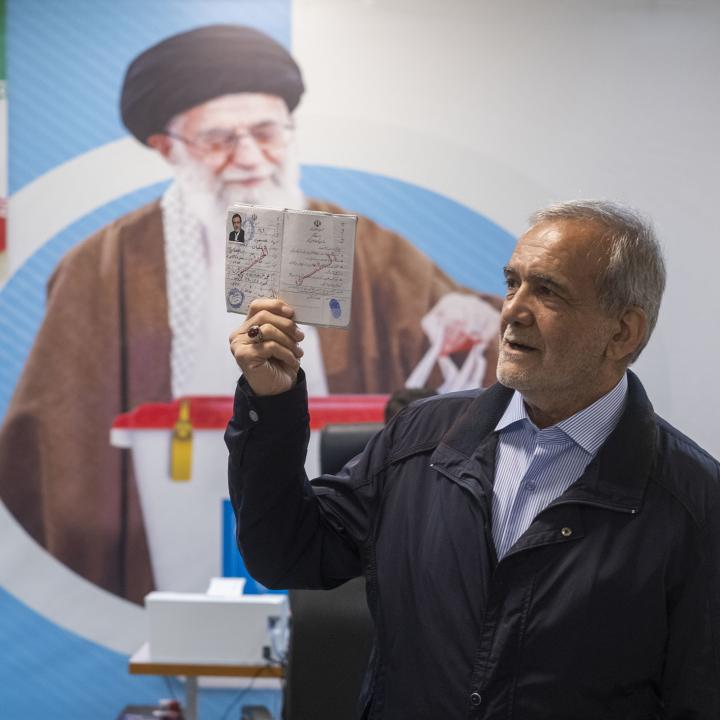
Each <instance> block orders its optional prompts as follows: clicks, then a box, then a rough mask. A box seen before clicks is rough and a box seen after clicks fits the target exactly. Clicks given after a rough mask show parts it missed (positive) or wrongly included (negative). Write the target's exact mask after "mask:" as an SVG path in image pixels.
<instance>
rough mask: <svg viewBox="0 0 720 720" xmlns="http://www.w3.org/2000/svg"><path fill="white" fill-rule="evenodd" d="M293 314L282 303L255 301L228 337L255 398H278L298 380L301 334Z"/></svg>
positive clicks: (288, 307)
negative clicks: (243, 320) (241, 322)
mask: <svg viewBox="0 0 720 720" xmlns="http://www.w3.org/2000/svg"><path fill="white" fill-rule="evenodd" d="M294 316H295V311H294V310H293V309H292V308H291V307H290V306H289V305H287V304H285V303H284V302H283V301H282V300H277V299H273V298H258V299H257V300H253V301H252V303H250V308H249V310H248V314H247V317H246V319H245V322H244V323H243V324H242V325H241V326H240V327H239V328H238V329H237V330H235V331H234V332H233V333H232V334H231V335H230V350H231V351H232V354H233V356H234V357H235V360H236V361H237V364H238V365H239V366H240V369H241V370H242V372H243V375H245V378H246V379H247V381H248V383H250V387H251V388H252V389H253V392H254V393H255V394H256V395H278V394H280V393H282V392H285V391H287V390H289V389H290V388H291V387H292V386H293V385H295V381H296V379H297V374H298V370H299V369H300V358H301V357H302V354H303V351H302V348H301V347H300V346H299V345H298V342H299V341H300V340H302V339H303V337H305V336H304V334H303V332H302V330H300V328H298V326H297V325H296V324H295V321H294V320H293V317H294Z"/></svg>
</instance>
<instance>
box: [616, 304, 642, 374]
mask: <svg viewBox="0 0 720 720" xmlns="http://www.w3.org/2000/svg"><path fill="white" fill-rule="evenodd" d="M646 329H647V317H646V316H645V311H644V310H643V309H642V308H640V307H637V306H631V307H629V308H626V309H625V310H624V311H623V313H622V315H621V316H620V317H619V318H618V328H617V331H616V332H615V334H614V335H613V336H612V338H611V339H610V342H609V343H608V347H607V356H608V357H609V358H610V359H611V360H615V361H616V362H621V361H623V360H626V359H627V357H628V356H630V355H632V354H633V353H634V352H635V351H636V350H637V349H638V347H640V345H641V344H642V342H643V340H644V339H645V332H646Z"/></svg>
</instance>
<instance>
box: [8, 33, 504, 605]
mask: <svg viewBox="0 0 720 720" xmlns="http://www.w3.org/2000/svg"><path fill="white" fill-rule="evenodd" d="M303 90H304V88H303V82H302V78H301V74H300V70H299V68H298V66H297V65H296V64H295V62H294V60H293V59H292V58H291V57H290V55H289V54H288V53H287V51H286V50H285V49H284V48H283V47H282V46H281V45H279V44H278V43H276V42H275V41H274V40H272V39H271V38H269V37H267V36H266V35H264V34H262V33H260V32H257V31H255V30H252V29H250V28H246V27H239V26H231V25H226V26H211V27H205V28H199V29H196V30H192V31H189V32H185V33H182V34H180V35H175V36H173V37H170V38H168V39H166V40H163V41H162V42H160V43H159V44H157V45H155V46H154V47H151V48H150V49H148V50H147V51H145V52H144V53H142V54H141V55H140V56H139V57H137V58H136V59H135V60H134V61H133V62H132V63H131V65H130V66H129V68H128V70H127V73H126V76H125V80H124V85H123V89H122V97H121V101H120V105H121V112H122V118H123V121H124V123H125V125H126V126H127V128H128V129H129V130H130V132H131V133H132V134H133V135H134V136H135V137H136V138H137V139H138V140H139V141H140V142H142V143H145V144H146V145H148V146H149V147H151V148H153V149H155V150H156V151H157V152H158V153H160V154H161V155H162V156H163V157H164V158H166V160H167V161H168V163H169V164H170V166H171V168H172V170H173V175H174V179H173V182H172V184H171V185H170V186H169V188H168V189H167V191H166V192H165V193H164V195H163V197H162V199H161V200H160V201H159V202H154V203H152V204H150V205H148V206H147V207H143V208H141V209H139V210H137V211H135V212H133V213H131V214H130V215H127V216H125V217H122V218H120V219H119V220H118V221H116V222H114V223H113V224H112V225H110V226H108V227H106V228H105V229H103V230H101V231H100V232H99V233H97V234H96V235H95V236H93V237H91V238H89V239H87V240H86V241H84V242H82V243H81V244H80V245H79V246H78V247H76V248H75V249H73V250H72V251H71V252H70V253H68V255H67V256H66V257H65V258H63V260H62V261H61V263H60V265H59V266H58V268H57V271H56V272H55V274H54V276H53V278H52V280H51V282H50V288H49V294H48V300H47V312H46V317H45V320H44V322H43V325H42V327H41V329H40V331H39V333H38V336H37V338H36V341H35V345H34V347H33V349H32V352H31V354H30V357H29V359H28V362H27V365H26V367H25V369H24V372H23V374H22V377H21V379H20V381H19V383H18V387H17V389H16V392H15V396H14V398H13V401H12V404H11V407H10V408H9V411H8V414H7V416H6V419H5V423H4V426H3V429H2V434H1V435H0V497H1V498H2V500H3V501H4V502H5V503H6V505H7V506H8V507H9V509H10V510H11V511H12V512H13V513H14V515H15V516H16V517H17V518H18V519H19V520H20V522H21V523H22V524H23V526H24V527H25V528H26V529H27V531H28V532H29V533H30V534H31V535H32V536H33V537H34V538H35V539H36V540H37V541H38V542H40V543H41V544H43V545H44V546H45V547H46V548H47V549H48V550H49V551H50V552H51V553H53V554H54V555H55V556H57V557H58V558H59V559H61V560H62V561H63V562H65V563H66V564H67V565H69V566H70V567H71V568H72V569H74V570H75V571H76V572H78V573H80V574H81V575H83V576H85V577H86V578H88V579H90V580H92V581H93V582H95V583H97V584H99V585H101V586H102V587H104V588H106V589H108V590H110V591H112V592H116V593H119V594H121V595H125V596H126V597H129V598H131V599H134V600H136V601H140V600H141V599H142V597H143V596H144V594H145V593H146V592H147V591H148V590H150V589H152V587H153V580H152V573H151V569H150V563H149V556H148V551H147V547H146V540H145V534H144V526H143V519H142V517H141V513H140V508H139V503H138V498H137V492H136V488H135V485H134V481H133V478H132V474H131V470H130V467H129V463H128V458H127V457H125V456H123V455H122V454H121V453H120V451H118V450H116V449H113V448H111V447H110V446H109V441H108V436H109V429H110V426H111V424H112V421H113V419H114V418H115V416H116V415H117V414H118V413H120V412H123V411H125V410H128V409H130V408H132V407H134V406H136V405H138V404H140V403H145V402H150V401H167V400H170V399H171V398H173V397H178V396H181V395H188V394H204V395H208V394H218V393H224V392H227V388H228V386H232V384H234V383H235V381H236V380H237V376H238V370H237V366H236V365H235V363H234V361H233V360H232V358H231V357H230V356H229V355H227V353H223V352H222V351H220V349H219V348H221V347H222V346H223V344H224V343H225V342H226V340H227V337H228V334H229V333H230V331H231V329H232V327H233V326H234V324H235V323H237V317H236V316H233V315H228V314H227V313H226V311H225V306H224V297H223V274H224V266H223V263H224V249H225V238H226V237H227V231H226V229H225V217H226V209H227V206H228V205H229V204H230V203H231V202H233V201H242V202H246V203H261V204H264V205H269V206H278V207H292V208H302V207H308V208H311V209H314V210H328V211H336V210H338V208H336V207H334V206H331V205H329V204H327V203H322V202H316V201H308V200H306V199H305V198H304V197H303V194H302V192H301V190H300V187H299V184H298V179H299V168H298V163H297V160H296V157H295V146H294V142H293V138H294V135H293V118H292V113H293V111H294V110H295V108H296V106H297V104H298V102H299V101H300V98H301V95H302V93H303ZM240 232H242V230H241V231H240ZM457 290H458V288H457V287H456V286H455V284H454V283H453V282H452V281H451V280H450V279H449V278H448V277H447V276H446V275H445V274H444V273H443V272H442V271H440V270H439V269H438V268H437V267H436V266H435V265H434V264H433V263H432V262H430V261H429V260H428V258H427V257H425V256H424V255H423V254H421V253H420V252H419V251H418V250H416V249H415V248H414V247H413V246H412V245H411V244H409V243H408V242H406V241H405V240H404V239H403V238H401V237H399V236H398V235H395V234H393V233H390V232H388V231H386V230H383V229H382V228H380V227H378V226H377V225H375V224H374V223H372V222H371V221H369V220H367V219H365V218H360V219H359V222H358V235H357V243H356V258H355V277H354V296H353V313H352V325H353V328H354V329H355V330H354V332H353V333H347V332H344V331H338V330H331V329H325V328H323V329H320V330H318V331H315V329H314V328H309V329H308V337H307V338H306V356H307V362H308V363H309V367H312V373H311V376H312V378H313V380H312V381H311V384H310V385H309V390H310V392H311V393H312V394H315V395H322V394H327V393H328V392H331V393H336V392H390V391H392V390H394V389H396V388H398V387H401V386H402V385H403V384H404V382H405V380H406V378H408V376H409V375H410V373H411V371H412V370H413V368H415V367H416V366H417V364H418V363H419V362H420V360H421V359H422V358H423V357H424V355H425V354H426V353H427V351H428V341H427V339H426V336H425V332H424V331H423V327H422V326H421V324H420V322H421V320H422V318H423V317H424V316H426V315H428V313H429V311H431V309H432V308H433V307H434V306H435V305H436V303H438V301H439V300H440V299H441V298H447V294H448V293H451V294H452V295H451V299H452V297H457V298H459V299H462V302H464V303H467V302H468V299H469V301H470V302H472V303H474V308H475V311H476V312H477V313H478V314H479V317H480V319H481V320H482V321H483V322H485V323H486V324H487V323H488V322H489V325H488V327H490V326H492V324H493V323H494V322H495V321H496V318H497V317H498V314H497V310H496V309H495V308H493V307H491V305H489V304H488V303H486V302H484V301H483V300H482V299H481V297H478V296H477V295H473V296H463V295H458V294H457ZM487 299H488V300H489V301H490V302H494V300H493V299H492V298H487ZM446 302H447V300H446ZM465 315H467V313H465ZM455 324H456V325H457V323H455ZM441 329H442V328H441ZM440 334H441V335H442V332H441V333H440ZM465 335H466V337H465V339H467V337H468V336H469V335H468V333H465ZM457 342H458V347H459V346H461V345H462V343H463V338H462V337H461V338H460V339H459V340H458V341H457ZM451 344H452V343H451ZM477 346H478V345H477V344H476V345H475V347H477ZM483 347H485V355H486V359H487V372H486V373H485V381H486V382H487V383H489V382H492V381H493V379H494V373H493V369H494V364H495V359H496V357H497V347H496V345H495V344H494V343H491V344H489V345H487V343H485V344H483ZM452 349H453V348H452V347H450V348H447V352H446V353H445V355H448V354H449V352H451V351H452ZM445 360H446V361H447V357H445ZM436 370H437V367H436ZM438 379H439V378H438ZM178 523H179V526H181V525H182V518H179V519H178Z"/></svg>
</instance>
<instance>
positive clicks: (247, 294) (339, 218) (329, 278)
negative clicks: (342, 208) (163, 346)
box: [225, 204, 357, 327]
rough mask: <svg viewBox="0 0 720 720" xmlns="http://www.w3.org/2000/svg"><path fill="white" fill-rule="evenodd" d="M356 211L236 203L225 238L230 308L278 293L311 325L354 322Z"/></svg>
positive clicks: (244, 310) (238, 309)
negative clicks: (351, 313)
mask: <svg viewBox="0 0 720 720" xmlns="http://www.w3.org/2000/svg"><path fill="white" fill-rule="evenodd" d="M356 227H357V216H355V215H335V214H332V213H326V212H316V211H313V210H278V209H274V208H268V207H261V206H259V205H240V204H236V205H231V206H230V208H229V209H228V213H227V227H226V232H227V240H226V243H225V302H226V307H227V311H228V312H234V313H243V314H245V313H247V310H248V307H249V305H250V303H251V302H252V301H253V300H254V299H255V298H258V297H279V298H282V299H283V300H284V301H285V302H286V303H288V305H291V306H292V307H293V308H294V309H295V319H296V320H297V321H298V322H301V323H306V324H308V325H326V326H331V327H346V326H347V325H348V323H349V322H350V305H351V300H352V278H353V255H354V252H355V230H356Z"/></svg>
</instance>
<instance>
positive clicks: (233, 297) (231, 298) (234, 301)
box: [227, 287, 245, 310]
mask: <svg viewBox="0 0 720 720" xmlns="http://www.w3.org/2000/svg"><path fill="white" fill-rule="evenodd" d="M244 300H245V293H244V292H243V291H242V290H240V288H235V287H233V288H230V289H229V290H228V292H227V301H228V305H229V306H230V307H231V308H234V309H235V310H237V309H238V308H239V307H240V306H241V305H242V304H243V301H244Z"/></svg>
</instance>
